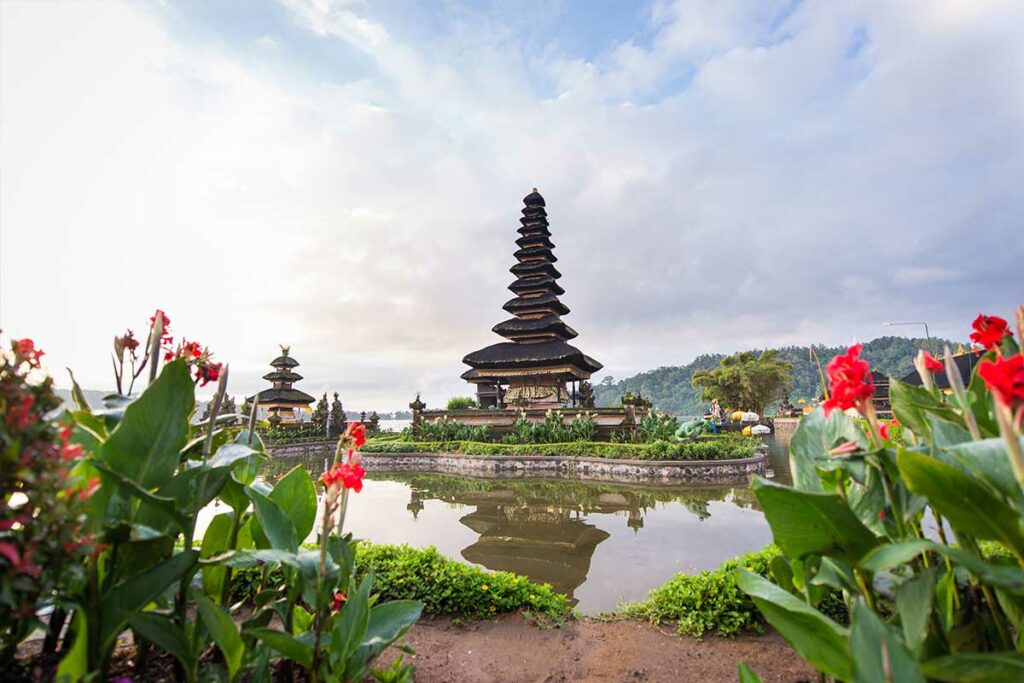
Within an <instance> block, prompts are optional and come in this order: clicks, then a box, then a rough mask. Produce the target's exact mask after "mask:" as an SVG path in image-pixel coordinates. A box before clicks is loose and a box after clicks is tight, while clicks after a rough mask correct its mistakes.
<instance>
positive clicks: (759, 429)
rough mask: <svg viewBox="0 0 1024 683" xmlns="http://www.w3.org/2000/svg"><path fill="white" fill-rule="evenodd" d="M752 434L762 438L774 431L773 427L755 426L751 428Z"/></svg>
mask: <svg viewBox="0 0 1024 683" xmlns="http://www.w3.org/2000/svg"><path fill="white" fill-rule="evenodd" d="M750 433H751V434H757V435H759V436H760V435H761V434H771V433H772V430H771V427H767V426H765V425H754V426H753V427H751V428H750Z"/></svg>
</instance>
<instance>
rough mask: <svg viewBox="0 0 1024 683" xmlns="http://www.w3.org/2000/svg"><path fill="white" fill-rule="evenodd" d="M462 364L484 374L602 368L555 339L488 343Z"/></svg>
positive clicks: (468, 356) (586, 370) (589, 370)
mask: <svg viewBox="0 0 1024 683" xmlns="http://www.w3.org/2000/svg"><path fill="white" fill-rule="evenodd" d="M462 362H463V363H465V364H466V365H469V366H470V367H473V368H475V369H478V370H484V371H486V370H488V369H491V370H495V369H501V368H524V367H529V368H534V367H535V368H544V367H557V366H561V365H569V366H573V367H576V368H579V369H580V370H584V371H585V372H588V373H594V372H597V371H598V370H600V369H601V368H602V367H604V366H603V365H601V364H600V363H598V362H597V361H596V360H594V359H593V358H590V357H589V356H587V355H584V353H583V352H582V351H580V350H579V349H577V348H576V347H575V346H570V345H569V344H566V343H565V342H564V341H561V340H557V339H555V340H552V341H547V342H541V343H538V344H517V343H515V342H500V343H498V344H491V345H490V346H486V347H484V348H482V349H480V350H479V351H474V352H472V353H470V354H467V355H466V357H465V358H463V359H462Z"/></svg>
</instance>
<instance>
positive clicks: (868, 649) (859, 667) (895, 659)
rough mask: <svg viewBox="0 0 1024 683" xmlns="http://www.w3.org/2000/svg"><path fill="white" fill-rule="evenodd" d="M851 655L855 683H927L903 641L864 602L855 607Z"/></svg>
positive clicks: (851, 629) (857, 603) (857, 602)
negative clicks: (892, 682) (887, 682)
mask: <svg viewBox="0 0 1024 683" xmlns="http://www.w3.org/2000/svg"><path fill="white" fill-rule="evenodd" d="M851 616H852V625H851V627H850V654H851V655H852V657H851V658H852V659H853V681H854V683H880V682H882V681H899V682H900V683H925V680H924V676H922V675H921V670H920V669H919V668H918V666H917V662H916V661H915V660H914V658H913V657H911V656H910V653H909V652H908V651H907V647H906V645H904V644H903V641H902V640H901V639H900V638H899V637H898V636H897V635H896V634H895V632H893V631H891V630H890V629H889V627H888V626H886V625H885V624H884V623H883V622H882V620H881V619H879V618H878V615H877V614H875V613H874V612H872V611H871V609H870V608H869V607H868V606H867V605H865V604H864V603H863V602H862V601H860V600H857V601H856V603H854V606H853V614H852V615H851Z"/></svg>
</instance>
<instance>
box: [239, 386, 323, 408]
mask: <svg viewBox="0 0 1024 683" xmlns="http://www.w3.org/2000/svg"><path fill="white" fill-rule="evenodd" d="M250 398H251V397H250ZM256 400H257V401H258V402H259V403H295V404H299V405H309V404H310V403H312V402H313V401H315V400H316V399H315V398H313V397H312V396H310V395H309V394H307V393H306V392H304V391H299V390H298V389H274V388H270V389H264V390H263V391H261V392H260V393H258V394H256Z"/></svg>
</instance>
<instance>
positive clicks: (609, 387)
mask: <svg viewBox="0 0 1024 683" xmlns="http://www.w3.org/2000/svg"><path fill="white" fill-rule="evenodd" d="M932 344H933V345H934V349H936V350H937V349H940V348H942V346H943V345H944V344H949V345H950V346H951V347H953V348H956V343H955V342H951V341H948V340H943V339H933V340H932ZM925 347H926V341H925V340H924V339H909V338H906V337H879V338H878V339H873V340H872V341H869V342H867V343H866V344H865V345H864V351H863V353H862V356H863V358H865V359H866V360H867V361H868V362H870V363H871V365H872V367H873V368H874V369H875V370H879V371H881V372H884V373H886V374H888V375H891V376H893V377H897V378H899V377H903V376H905V375H906V374H907V373H910V372H913V371H914V365H913V359H914V356H916V355H917V352H918V349H921V348H925ZM845 350H846V349H845V348H840V347H824V346H816V347H815V351H816V352H817V353H818V354H819V355H820V356H821V358H822V359H827V358H830V357H831V356H834V355H836V354H839V353H843V352H844V351H845ZM777 351H778V354H779V355H778V358H779V360H782V361H785V362H787V363H789V364H790V366H791V369H790V382H791V389H790V396H791V397H792V398H793V400H794V402H795V401H796V399H799V398H804V399H807V400H811V399H814V398H815V397H817V396H820V395H821V381H820V380H819V378H818V368H817V366H816V365H815V364H814V362H813V361H811V360H810V359H809V358H808V347H806V346H787V347H783V348H781V349H777ZM723 358H725V356H723V355H721V354H706V355H702V356H698V357H697V358H695V359H694V360H693V361H692V362H690V363H688V364H686V365H680V366H670V367H662V368H657V369H656V370H650V371H647V372H643V373H640V374H638V375H634V376H633V377H629V378H627V379H623V380H619V381H615V380H614V379H613V378H611V377H606V378H605V379H603V380H602V381H601V383H599V384H596V385H594V393H595V399H596V404H597V405H598V406H612V405H615V404H616V402H617V401H618V400H619V397H620V396H622V395H623V394H624V393H625V392H626V391H627V390H631V391H632V392H633V393H634V394H636V393H641V394H643V395H644V396H648V397H650V398H651V399H652V400H653V401H654V405H655V406H656V407H657V408H659V409H661V410H666V411H668V412H671V413H674V414H676V415H701V414H702V413H703V412H704V408H705V407H706V405H707V404H706V403H704V402H703V401H701V400H700V398H699V396H698V392H696V391H695V390H694V389H693V386H692V384H691V382H692V380H693V374H694V373H695V372H696V371H698V370H712V369H714V368H715V367H717V366H718V363H719V362H720V361H721V360H722V359H723Z"/></svg>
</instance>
